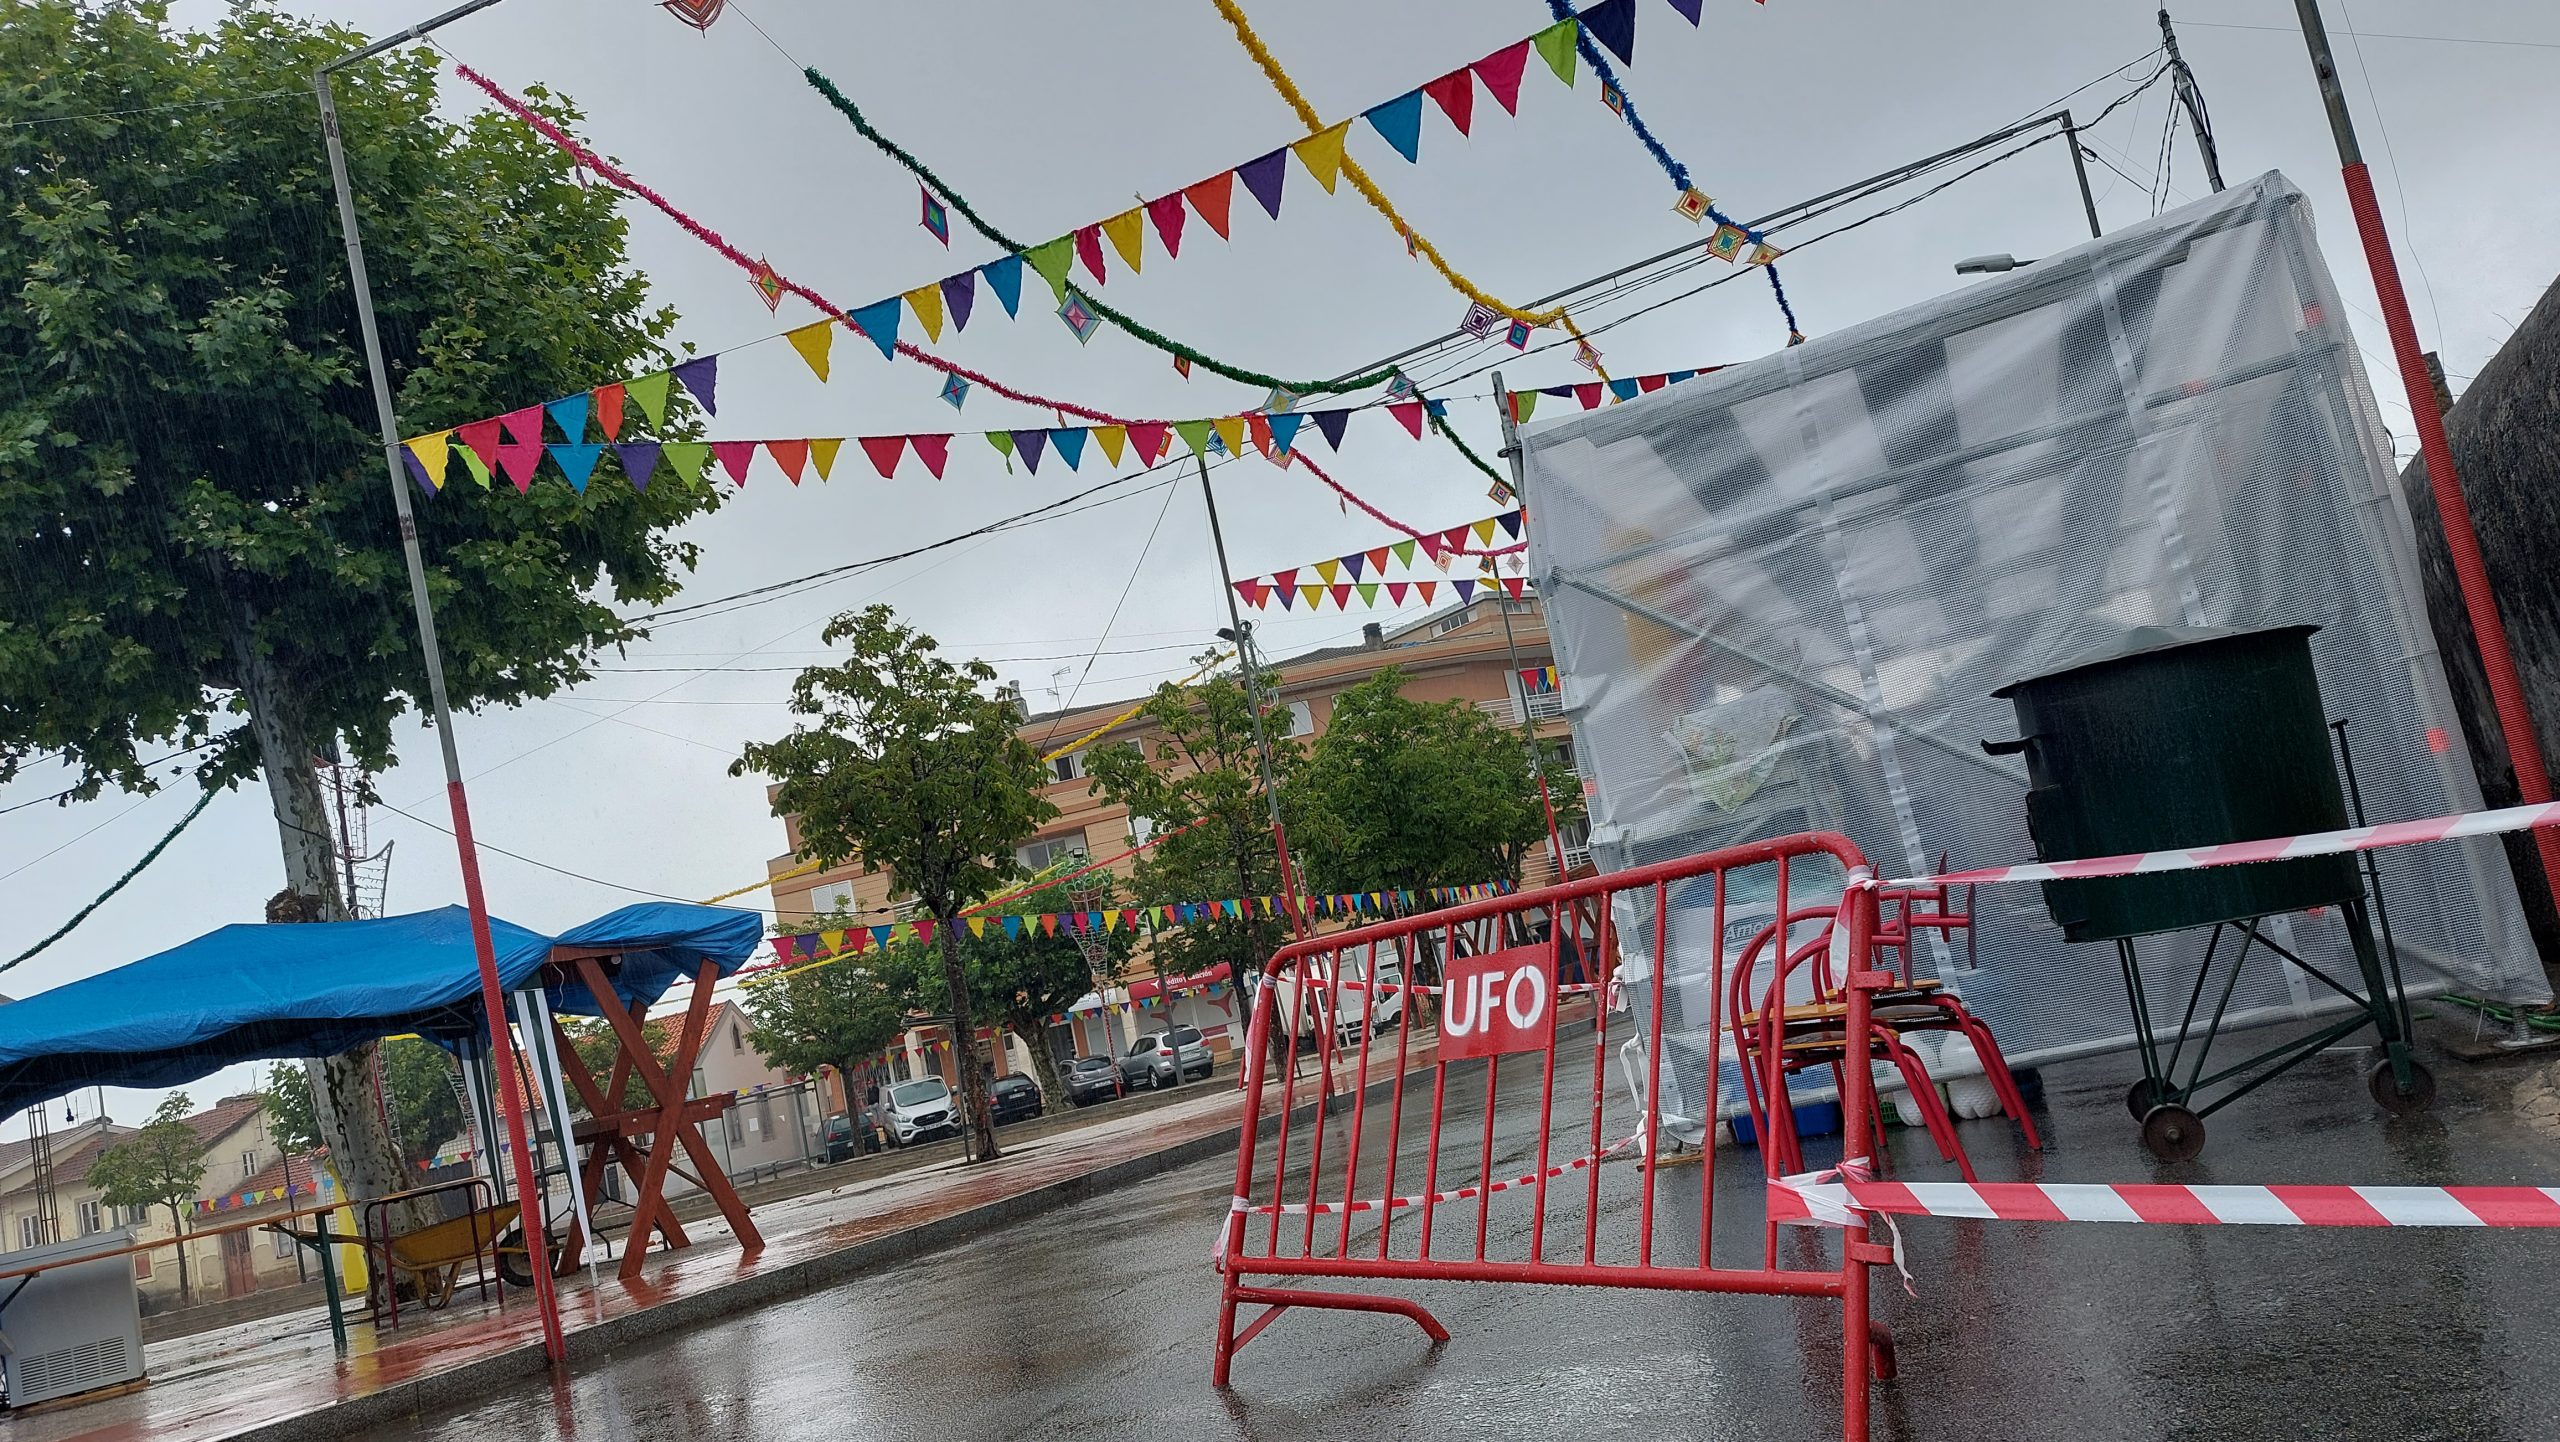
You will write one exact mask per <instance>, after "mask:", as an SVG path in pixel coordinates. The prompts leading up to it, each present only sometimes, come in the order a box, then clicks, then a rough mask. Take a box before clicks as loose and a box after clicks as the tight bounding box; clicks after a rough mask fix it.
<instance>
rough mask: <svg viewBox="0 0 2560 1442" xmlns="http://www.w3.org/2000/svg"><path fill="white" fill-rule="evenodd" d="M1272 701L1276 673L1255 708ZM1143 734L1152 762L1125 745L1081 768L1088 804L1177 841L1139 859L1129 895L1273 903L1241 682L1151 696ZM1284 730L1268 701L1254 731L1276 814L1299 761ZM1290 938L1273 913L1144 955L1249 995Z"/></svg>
mask: <svg viewBox="0 0 2560 1442" xmlns="http://www.w3.org/2000/svg"><path fill="white" fill-rule="evenodd" d="M1278 690H1279V676H1278V674H1277V673H1271V674H1268V675H1266V676H1264V677H1263V678H1262V681H1261V684H1260V691H1261V694H1262V695H1263V696H1264V697H1266V698H1269V697H1273V696H1275V695H1276V694H1277V692H1278ZM1141 724H1143V725H1145V726H1147V727H1149V728H1150V731H1151V737H1150V739H1151V741H1152V743H1153V750H1154V755H1153V756H1147V755H1143V754H1141V753H1140V751H1139V749H1138V748H1137V746H1135V745H1133V744H1130V743H1126V742H1123V743H1121V744H1118V745H1114V746H1106V747H1102V748H1100V749H1098V750H1096V751H1094V752H1092V753H1090V754H1089V755H1088V756H1087V757H1086V769H1087V771H1088V772H1089V773H1090V774H1091V775H1092V777H1093V791H1094V794H1095V795H1098V796H1101V797H1102V798H1104V799H1105V800H1108V801H1112V802H1116V803H1118V804H1120V805H1122V806H1126V807H1128V808H1129V814H1130V815H1131V816H1132V817H1134V818H1137V819H1139V820H1142V821H1145V822H1146V823H1148V824H1149V825H1150V826H1152V827H1153V828H1154V830H1155V832H1156V834H1158V835H1163V834H1165V833H1167V832H1177V833H1179V834H1177V835H1173V836H1170V837H1169V838H1168V839H1166V840H1164V841H1162V842H1160V843H1159V844H1157V845H1156V846H1155V847H1154V848H1153V849H1151V850H1149V851H1147V852H1146V853H1145V854H1143V855H1141V856H1140V857H1139V858H1138V860H1137V862H1136V865H1135V869H1134V881H1135V887H1136V890H1137V892H1138V894H1139V895H1140V896H1145V897H1155V898H1163V899H1181V900H1191V899H1215V898H1221V897H1231V896H1232V897H1254V896H1276V895H1277V894H1278V893H1279V892H1280V891H1281V885H1280V854H1279V850H1278V848H1277V847H1275V846H1274V845H1273V843H1272V838H1271V813H1270V807H1269V803H1268V802H1267V801H1265V800H1264V798H1263V795H1262V773H1261V769H1260V763H1259V761H1258V760H1257V758H1256V757H1255V755H1254V747H1253V710H1252V706H1251V704H1250V703H1249V702H1248V701H1247V700H1246V699H1245V691H1244V683H1243V673H1242V672H1240V671H1239V672H1232V673H1228V674H1224V675H1219V676H1213V677H1211V678H1209V679H1207V680H1205V681H1201V682H1199V683H1197V684H1195V685H1189V686H1182V685H1174V684H1167V685H1164V686H1161V687H1159V688H1157V690H1156V694H1155V695H1154V696H1153V697H1151V698H1149V699H1148V701H1147V705H1146V709H1145V711H1144V712H1143V713H1142V721H1141ZM1289 725H1290V717H1289V712H1288V710H1287V709H1286V708H1285V707H1282V706H1279V705H1277V704H1275V703H1272V702H1270V701H1267V700H1266V702H1265V705H1264V708H1263V728H1264V731H1265V734H1266V735H1267V736H1268V737H1269V738H1270V743H1271V753H1272V755H1271V761H1272V769H1273V772H1274V773H1275V774H1276V775H1277V776H1278V777H1279V778H1280V796H1281V799H1282V801H1283V802H1284V803H1288V802H1290V801H1291V799H1292V793H1293V791H1294V783H1293V782H1292V781H1291V779H1290V778H1291V777H1292V776H1294V775H1295V773H1296V772H1297V769H1298V767H1299V765H1300V763H1301V761H1302V759H1303V755H1304V753H1303V752H1302V751H1301V749H1300V748H1299V746H1298V743H1296V742H1295V741H1292V740H1290V739H1288V736H1289ZM1288 934H1289V922H1288V918H1287V917H1286V916H1285V915H1284V914H1283V913H1282V912H1281V910H1280V908H1279V907H1278V906H1277V905H1275V906H1274V907H1273V910H1272V913H1271V914H1270V915H1269V916H1264V915H1261V914H1260V913H1259V911H1258V910H1257V911H1255V912H1252V913H1250V914H1248V915H1245V916H1241V917H1222V918H1219V919H1217V920H1214V921H1203V922H1197V923H1193V924H1189V925H1185V926H1176V927H1168V928H1166V929H1165V930H1164V931H1162V932H1161V933H1159V934H1158V935H1157V936H1156V938H1155V940H1154V941H1153V942H1152V943H1151V945H1150V947H1149V951H1150V959H1151V960H1152V961H1153V962H1154V964H1155V966H1156V968H1157V970H1158V971H1159V973H1161V974H1165V975H1189V974H1191V973H1193V972H1197V971H1204V970H1206V969H1208V968H1209V967H1212V966H1215V965H1217V964H1219V963H1220V962H1224V963H1226V964H1227V965H1228V966H1229V967H1230V968H1232V974H1233V975H1234V976H1235V978H1236V979H1237V980H1238V982H1239V983H1243V984H1249V983H1246V978H1247V977H1248V976H1250V975H1252V974H1254V973H1255V972H1256V970H1257V968H1259V967H1260V966H1261V965H1262V963H1263V961H1264V959H1265V958H1267V957H1269V956H1270V954H1271V953H1272V951H1273V950H1274V949H1275V948H1277V947H1278V946H1279V945H1280V943H1281V942H1282V941H1283V940H1284V939H1286V938H1287V936H1288Z"/></svg>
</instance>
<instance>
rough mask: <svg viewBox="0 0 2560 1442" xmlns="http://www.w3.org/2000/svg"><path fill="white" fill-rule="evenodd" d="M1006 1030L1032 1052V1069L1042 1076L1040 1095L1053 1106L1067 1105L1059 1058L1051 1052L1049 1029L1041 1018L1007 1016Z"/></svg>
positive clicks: (1017, 1015)
mask: <svg viewBox="0 0 2560 1442" xmlns="http://www.w3.org/2000/svg"><path fill="white" fill-rule="evenodd" d="M1005 1030H1007V1031H1010V1032H1012V1033H1013V1034H1014V1035H1015V1036H1016V1037H1018V1038H1020V1039H1021V1041H1022V1049H1023V1050H1024V1051H1027V1052H1029V1053H1031V1070H1032V1071H1033V1072H1035V1073H1037V1074H1038V1076H1039V1078H1040V1095H1041V1096H1043V1097H1045V1098H1047V1099H1048V1102H1049V1104H1050V1105H1051V1106H1065V1105H1066V1104H1067V1094H1066V1092H1065V1091H1064V1090H1062V1089H1061V1088H1062V1086H1063V1083H1062V1082H1061V1081H1060V1080H1059V1077H1058V1059H1057V1058H1056V1057H1055V1056H1052V1055H1050V1053H1049V1031H1048V1027H1047V1026H1046V1025H1045V1024H1044V1023H1043V1022H1042V1020H1041V1018H1039V1017H1037V1016H1033V1015H1030V1014H1029V1013H1020V1014H1016V1015H1011V1016H1007V1017H1006V1018H1005Z"/></svg>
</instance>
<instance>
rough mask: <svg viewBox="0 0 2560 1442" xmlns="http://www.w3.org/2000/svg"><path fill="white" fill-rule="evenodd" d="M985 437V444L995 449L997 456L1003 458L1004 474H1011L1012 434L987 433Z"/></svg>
mask: <svg viewBox="0 0 2560 1442" xmlns="http://www.w3.org/2000/svg"><path fill="white" fill-rule="evenodd" d="M986 436H987V444H988V445H991V446H993V447H995V448H996V454H997V455H1000V456H1002V457H1004V470H1005V474H1006V475H1011V474H1013V432H1011V431H989V432H987V433H986Z"/></svg>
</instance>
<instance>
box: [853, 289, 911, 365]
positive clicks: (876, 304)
mask: <svg viewBox="0 0 2560 1442" xmlns="http://www.w3.org/2000/svg"><path fill="white" fill-rule="evenodd" d="M844 318H845V319H846V320H849V321H851V322H853V328H854V329H855V330H858V331H860V332H862V333H863V334H864V335H866V336H868V337H870V339H871V343H872V344H873V345H876V346H878V347H880V357H881V359H883V360H895V359H897V355H898V298H897V297H896V296H891V297H889V298H888V299H887V300H877V301H873V302H872V303H871V304H869V305H866V306H864V307H862V308H861V309H860V310H852V311H847V312H845V317H844Z"/></svg>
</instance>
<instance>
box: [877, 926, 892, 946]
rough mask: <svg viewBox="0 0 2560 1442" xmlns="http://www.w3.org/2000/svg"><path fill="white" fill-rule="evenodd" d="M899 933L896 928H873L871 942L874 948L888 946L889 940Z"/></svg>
mask: <svg viewBox="0 0 2560 1442" xmlns="http://www.w3.org/2000/svg"><path fill="white" fill-rule="evenodd" d="M897 931H898V929H897V928H896V927H894V926H875V927H873V928H871V942H872V944H873V945H874V946H887V945H888V944H889V938H890V937H892V936H894V935H896V934H897Z"/></svg>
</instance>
